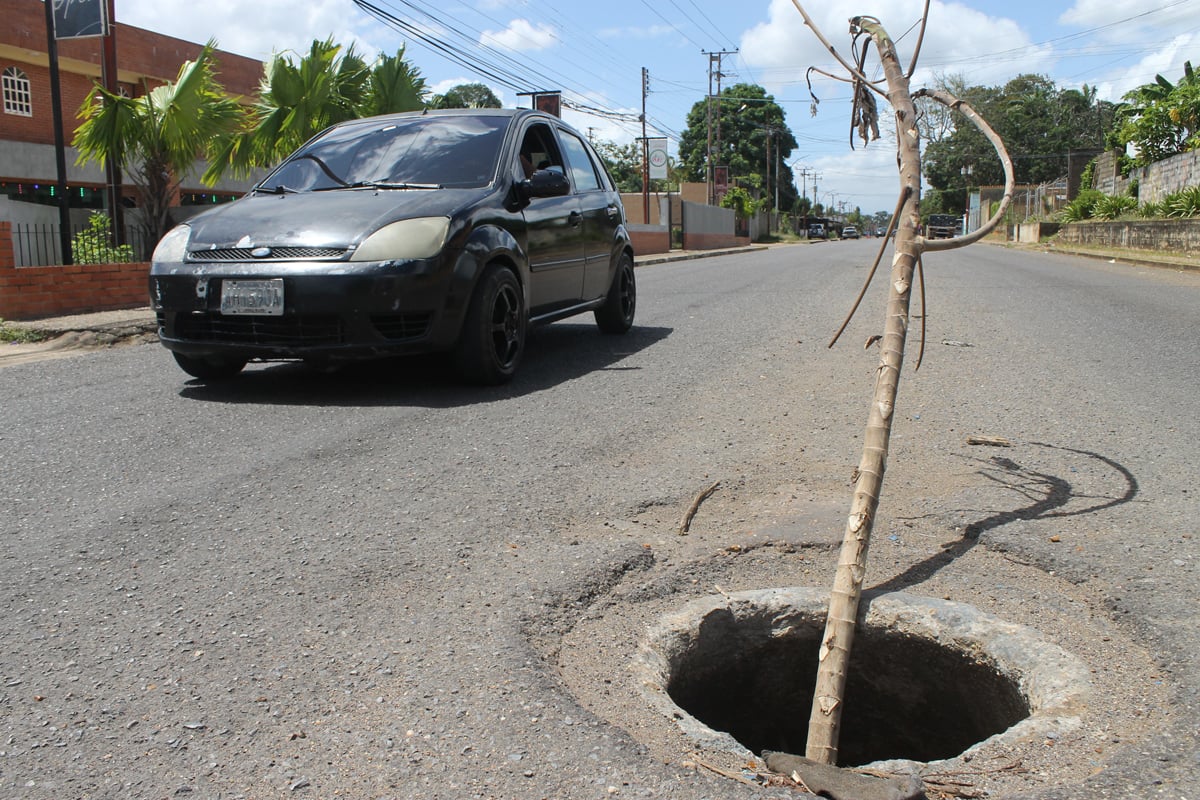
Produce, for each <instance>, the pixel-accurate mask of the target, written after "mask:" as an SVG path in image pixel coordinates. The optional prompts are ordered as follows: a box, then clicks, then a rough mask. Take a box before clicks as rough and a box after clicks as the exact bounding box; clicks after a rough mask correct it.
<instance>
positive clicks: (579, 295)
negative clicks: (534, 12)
mask: <svg viewBox="0 0 1200 800" xmlns="http://www.w3.org/2000/svg"><path fill="white" fill-rule="evenodd" d="M150 298H151V303H152V305H153V307H154V309H155V311H156V313H157V316H158V328H159V338H160V340H161V341H162V343H163V344H164V345H165V346H166V347H167V348H168V349H169V350H171V351H172V353H173V354H174V356H175V359H176V361H177V362H178V363H179V366H180V367H182V368H183V370H184V371H185V372H187V373H189V374H190V375H193V376H195V377H197V378H201V379H204V380H216V379H222V378H229V377H232V376H234V375H236V374H237V373H238V372H240V371H241V370H242V368H243V367H244V366H245V365H246V363H247V362H248V361H251V360H280V359H302V360H304V361H307V362H310V363H312V364H314V365H317V366H322V367H325V366H329V365H336V364H337V363H339V362H342V361H347V360H357V359H364V358H374V357H380V356H391V355H403V354H412V353H428V352H445V353H447V354H449V356H450V357H452V358H453V361H454V364H455V366H456V367H457V369H458V371H459V372H460V373H461V374H462V375H463V377H465V378H466V379H468V380H470V381H473V382H477V383H502V382H504V381H507V380H508V379H509V378H511V377H512V375H513V373H514V372H515V371H516V369H517V365H518V363H519V362H520V360H521V355H522V352H523V351H524V347H525V334H526V328H527V326H528V325H529V324H530V323H541V322H552V321H554V320H557V319H562V318H564V317H568V316H571V315H574V314H579V313H583V312H587V311H591V312H593V313H594V314H595V319H596V322H597V324H598V325H599V328H600V330H601V331H603V332H605V333H624V332H625V331H627V330H629V328H630V327H631V326H632V325H633V318H634V311H635V308H636V304H637V289H636V284H635V280H634V268H633V248H632V246H631V244H630V239H629V233H628V231H627V230H626V226H625V212H624V209H623V208H622V206H621V199H620V196H619V195H618V194H617V191H616V188H615V187H614V185H613V181H612V178H611V177H610V176H609V175H608V173H607V171H606V170H605V168H604V166H603V163H602V162H601V160H600V159H599V157H597V155H596V153H595V151H594V150H593V149H592V147H591V146H590V144H589V143H588V142H587V140H585V139H584V138H583V137H582V136H580V135H579V134H578V133H577V132H576V131H574V130H573V129H571V128H570V127H569V126H567V125H566V124H564V123H563V122H562V121H561V120H559V119H557V118H555V117H552V116H549V115H547V114H544V113H541V112H537V111H531V110H520V109H483V110H454V111H427V112H412V113H407V114H395V115H389V116H383V117H372V118H368V119H360V120H354V121H351V122H345V123H342V124H340V125H336V126H334V127H331V128H329V129H328V130H326V131H324V132H323V133H321V134H319V135H318V136H316V137H314V138H313V139H312V140H311V141H309V142H308V143H307V144H305V145H304V146H303V147H301V148H300V149H299V150H298V151H296V153H294V154H293V155H292V156H290V157H289V158H288V159H287V160H285V161H284V162H283V163H282V164H280V165H279V166H278V167H277V168H276V169H274V170H273V171H272V172H271V173H270V174H269V175H268V176H267V177H266V178H265V179H264V180H262V181H261V182H260V183H258V184H257V185H256V186H255V187H254V189H252V190H251V191H250V192H249V193H248V194H247V195H246V196H245V197H243V198H241V199H239V200H237V201H236V202H233V203H230V204H227V205H223V206H220V207H218V208H214V209H212V210H209V211H207V212H205V213H203V214H200V215H198V216H196V217H194V218H193V219H191V220H189V221H188V222H186V223H184V224H181V225H179V226H177V227H175V228H174V229H173V230H171V231H170V232H169V233H168V234H167V235H166V236H165V237H164V238H163V239H162V241H161V242H160V243H159V244H158V247H157V248H156V249H155V251H154V256H153V259H152V263H151V267H150Z"/></svg>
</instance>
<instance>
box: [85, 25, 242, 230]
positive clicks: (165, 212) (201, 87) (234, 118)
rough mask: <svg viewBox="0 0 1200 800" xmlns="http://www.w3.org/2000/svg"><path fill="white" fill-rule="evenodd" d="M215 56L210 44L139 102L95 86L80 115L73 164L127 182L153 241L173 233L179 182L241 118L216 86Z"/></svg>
mask: <svg viewBox="0 0 1200 800" xmlns="http://www.w3.org/2000/svg"><path fill="white" fill-rule="evenodd" d="M215 49H216V43H215V42H213V41H209V43H208V44H206V45H205V46H204V48H203V49H202V50H201V51H200V55H199V56H198V57H197V58H196V60H195V61H189V62H186V63H185V64H184V65H183V66H182V67H180V69H179V75H178V77H177V78H176V80H175V81H174V82H173V83H172V82H167V83H165V84H163V85H162V86H158V87H155V88H153V89H150V88H149V87H147V91H146V92H145V94H142V95H140V96H138V97H124V96H122V95H120V94H115V93H112V92H108V91H106V90H105V89H104V88H102V87H100V86H99V85H97V86H96V87H95V91H93V92H92V93H91V94H90V95H89V96H88V99H87V100H85V101H84V103H83V106H82V108H80V110H79V118H80V119H82V120H83V122H82V124H80V125H79V127H78V128H76V129H75V138H74V145H75V148H76V149H77V150H78V151H79V158H78V163H80V164H86V163H88V162H90V161H96V162H98V163H100V164H106V163H108V162H109V161H110V160H111V161H113V162H115V163H116V164H117V165H118V166H119V167H120V168H121V171H122V172H123V173H124V174H126V175H128V176H129V178H130V181H131V182H132V183H133V184H134V186H136V187H137V190H138V195H139V200H140V203H139V207H140V209H141V211H142V214H143V217H144V220H145V223H146V226H147V228H148V229H149V233H150V236H151V237H152V238H153V241H155V242H157V241H158V240H159V239H161V238H162V235H163V234H164V233H166V232H167V230H168V229H169V228H170V227H171V224H172V222H171V218H170V204H171V200H172V198H173V196H174V195H175V192H176V190H177V189H178V188H179V179H180V177H181V176H182V175H183V174H184V173H185V172H186V171H187V170H188V168H190V167H191V166H192V164H193V163H194V162H195V160H196V158H197V157H200V156H203V155H206V154H208V153H210V152H211V151H212V148H213V147H214V144H215V143H216V142H218V141H219V140H220V139H221V138H222V137H223V136H225V135H228V134H229V133H230V132H231V131H233V130H234V129H235V128H236V126H237V124H238V121H239V120H240V118H241V114H242V109H241V106H240V105H239V104H238V102H237V101H236V100H234V99H233V98H230V97H229V96H227V95H226V94H225V90H224V89H223V88H222V86H221V84H220V83H219V82H218V81H217V77H216V71H215V67H214V64H213V57H212V56H213V51H214V50H215Z"/></svg>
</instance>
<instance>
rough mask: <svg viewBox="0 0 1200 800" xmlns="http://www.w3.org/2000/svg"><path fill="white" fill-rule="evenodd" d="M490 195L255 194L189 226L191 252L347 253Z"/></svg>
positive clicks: (460, 192) (466, 191)
mask: <svg viewBox="0 0 1200 800" xmlns="http://www.w3.org/2000/svg"><path fill="white" fill-rule="evenodd" d="M491 191H493V190H492V189H490V188H485V189H437V190H432V189H379V190H373V189H342V190H335V191H328V192H303V193H296V194H266V193H256V194H252V195H247V196H246V197H243V198H242V199H240V200H238V201H236V202H234V203H229V204H227V205H223V206H220V207H219V208H214V209H210V210H209V211H206V212H204V213H203V214H199V215H197V216H195V217H193V218H192V219H190V220H188V221H187V224H188V225H190V226H191V228H192V234H191V238H190V241H189V245H188V249H190V250H198V249H204V248H224V247H281V246H302V247H333V248H346V247H349V246H351V245H355V244H358V243H359V242H361V241H362V240H363V239H364V238H366V237H367V236H368V235H369V234H371V233H373V232H374V231H376V230H378V229H379V228H381V227H383V226H384V225H387V224H388V223H391V222H396V221H398V220H402V219H411V218H414V217H454V216H456V215H457V214H459V213H461V212H462V210H463V209H464V208H466V207H468V206H470V205H471V204H474V203H478V202H480V201H481V200H482V199H483V198H484V197H486V196H487V194H488V193H489V192H491Z"/></svg>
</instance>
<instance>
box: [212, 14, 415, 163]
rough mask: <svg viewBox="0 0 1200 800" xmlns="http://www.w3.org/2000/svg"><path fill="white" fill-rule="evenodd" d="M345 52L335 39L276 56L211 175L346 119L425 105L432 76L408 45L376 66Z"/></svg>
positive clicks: (272, 159) (273, 156)
mask: <svg viewBox="0 0 1200 800" xmlns="http://www.w3.org/2000/svg"><path fill="white" fill-rule="evenodd" d="M342 49H343V48H342V46H341V45H339V44H335V43H334V42H333V39H332V38H329V39H326V40H325V41H317V40H314V41H313V43H312V46H311V48H310V49H309V52H308V54H307V55H305V56H303V57H301V58H300V59H299V60H297V61H293V60H292V58H291V57H290V56H288V55H286V54H281V53H276V54H275V55H274V56H273V57H272V58H271V60H270V61H269V62H267V64H266V66H265V68H264V73H263V79H262V83H261V85H260V90H259V96H258V99H257V100H256V101H255V103H254V107H253V108H252V109H251V111H250V114H249V116H248V118H247V120H246V123H245V125H244V127H243V128H242V130H240V131H239V132H238V133H237V134H236V135H234V136H232V137H228V138H227V139H226V140H225V142H224V144H223V146H222V147H221V149H220V150H219V152H218V154H217V156H216V158H215V159H214V160H213V162H212V164H211V165H210V166H209V169H208V171H207V172H205V174H204V179H205V180H206V181H207V182H209V183H215V182H216V180H217V179H218V178H220V176H221V175H222V174H223V173H224V172H225V171H226V170H231V171H232V172H233V173H234V174H237V175H246V174H248V173H249V172H250V171H251V170H252V169H254V168H255V167H268V166H271V165H273V164H275V163H277V162H279V161H280V160H281V159H283V158H284V157H286V156H287V155H288V154H289V153H291V152H292V151H294V150H295V149H296V148H298V147H299V146H300V145H302V144H303V143H304V142H306V141H308V140H309V139H310V138H312V137H313V136H315V135H316V134H318V133H320V132H321V131H323V130H324V129H325V128H327V127H329V126H330V125H335V124H337V123H339V122H345V121H346V120H349V119H356V118H359V117H369V116H373V115H375V114H390V113H394V112H398V111H416V110H418V109H421V108H423V107H424V105H425V95H426V92H427V90H426V87H425V79H424V78H422V77H421V75H420V72H419V71H418V70H417V69H416V68H415V67H413V66H412V65H411V64H409V63H408V62H407V61H405V59H404V48H403V47H401V48H400V50H398V51H397V52H396V55H394V56H387V55H384V56H381V57H380V58H378V59H377V60H376V61H375V62H374V63H373V64H369V65H368V64H367V63H366V62H365V61H364V60H363V59H362V57H361V56H359V55H358V54H357V53H356V52H355V51H354V48H353V46H351V47H350V48H348V49H346V51H345V52H344V53H343V52H342Z"/></svg>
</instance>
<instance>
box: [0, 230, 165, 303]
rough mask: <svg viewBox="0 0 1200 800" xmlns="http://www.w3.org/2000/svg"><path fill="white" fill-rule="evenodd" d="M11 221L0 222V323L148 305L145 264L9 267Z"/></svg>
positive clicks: (11, 260)
mask: <svg viewBox="0 0 1200 800" xmlns="http://www.w3.org/2000/svg"><path fill="white" fill-rule="evenodd" d="M14 263H15V262H14V259H13V243H12V223H9V222H0V319H38V318H42V317H57V316H63V315H66V314H86V313H89V312H92V311H110V310H112V309H117V308H140V307H142V306H145V305H147V304H148V303H149V294H148V292H149V290H148V289H147V278H146V276H147V275H148V273H149V269H150V267H149V265H148V264H145V263H135V264H81V265H75V266H65V267H17V266H14Z"/></svg>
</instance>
